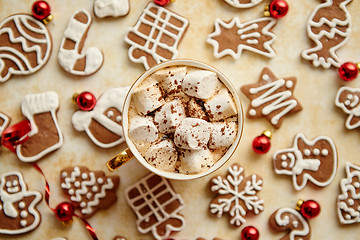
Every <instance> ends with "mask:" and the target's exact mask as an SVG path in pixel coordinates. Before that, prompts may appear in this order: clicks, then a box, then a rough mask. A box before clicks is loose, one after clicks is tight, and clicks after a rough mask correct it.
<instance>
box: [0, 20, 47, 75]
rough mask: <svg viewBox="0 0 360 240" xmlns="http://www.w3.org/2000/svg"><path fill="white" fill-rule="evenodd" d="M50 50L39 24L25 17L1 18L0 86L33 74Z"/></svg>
mask: <svg viewBox="0 0 360 240" xmlns="http://www.w3.org/2000/svg"><path fill="white" fill-rule="evenodd" d="M51 50H52V40H51V35H50V33H49V31H48V30H47V28H46V27H45V25H44V24H43V23H42V22H41V21H38V20H36V19H35V18H34V17H32V16H30V15H26V14H15V15H11V16H9V17H7V18H5V19H4V20H3V21H2V22H1V23H0V82H5V81H7V80H9V79H10V77H11V76H12V75H29V74H32V73H35V72H37V71H38V70H40V69H41V68H42V67H43V66H44V65H45V64H46V63H47V61H48V60H49V57H50V55H51Z"/></svg>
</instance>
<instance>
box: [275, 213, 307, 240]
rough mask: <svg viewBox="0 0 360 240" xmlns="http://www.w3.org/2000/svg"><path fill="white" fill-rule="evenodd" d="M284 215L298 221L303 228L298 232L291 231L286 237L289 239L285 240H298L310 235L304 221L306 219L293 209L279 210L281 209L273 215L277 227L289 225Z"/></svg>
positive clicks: (287, 218)
mask: <svg viewBox="0 0 360 240" xmlns="http://www.w3.org/2000/svg"><path fill="white" fill-rule="evenodd" d="M286 213H288V214H291V215H293V216H295V217H296V219H298V220H299V221H300V223H301V226H302V227H303V228H302V229H301V230H299V229H294V230H292V231H291V232H290V233H289V235H288V236H289V238H287V239H289V240H296V239H299V237H305V236H308V235H309V234H310V226H309V224H308V222H307V221H306V219H305V218H304V217H303V216H302V215H301V214H300V213H299V212H298V211H296V210H295V209H292V208H281V209H279V210H277V212H276V214H275V222H276V224H277V225H278V226H281V227H284V226H287V225H288V224H289V222H290V219H289V216H287V215H284V214H286ZM294 222H295V221H293V222H292V223H293V224H294ZM297 225H299V222H297ZM289 227H290V226H289ZM294 227H295V225H294ZM295 228H296V227H295Z"/></svg>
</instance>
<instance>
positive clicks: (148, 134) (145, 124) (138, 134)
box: [129, 116, 159, 144]
mask: <svg viewBox="0 0 360 240" xmlns="http://www.w3.org/2000/svg"><path fill="white" fill-rule="evenodd" d="M129 137H130V139H131V140H132V141H134V142H135V143H138V144H149V143H152V142H155V141H156V140H157V139H158V137H159V131H158V130H157V128H156V126H155V125H154V122H153V120H152V117H142V116H135V117H134V118H133V119H131V121H130V129H129Z"/></svg>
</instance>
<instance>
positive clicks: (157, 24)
mask: <svg viewBox="0 0 360 240" xmlns="http://www.w3.org/2000/svg"><path fill="white" fill-rule="evenodd" d="M150 9H156V11H157V14H154V13H153V12H151V11H150ZM163 15H165V19H163V18H161V16H163ZM146 17H150V18H153V19H155V21H154V22H150V21H148V20H146V19H145V18H146ZM170 18H173V19H176V20H177V21H178V22H180V23H181V24H182V25H181V27H178V26H175V25H173V24H171V23H169V19H170ZM142 24H145V25H148V26H150V27H151V30H150V33H149V35H145V34H144V33H142V32H140V31H139V27H140V26H141V25H142ZM188 25H189V21H188V20H187V19H186V18H184V17H182V16H180V15H178V14H176V13H175V12H172V11H169V10H167V9H166V8H164V7H161V6H158V5H156V4H155V3H153V2H150V3H149V4H148V5H147V6H146V8H145V9H144V11H143V13H142V14H141V16H140V17H139V19H138V21H137V22H136V24H135V26H134V27H132V28H130V29H129V31H128V32H129V33H130V32H131V33H133V34H135V35H137V36H139V37H141V38H142V39H144V40H146V43H145V44H144V45H140V44H138V43H136V42H134V41H132V40H131V39H129V38H128V34H126V35H125V42H126V43H128V44H130V45H131V47H130V48H129V52H128V55H129V58H130V60H131V61H133V62H136V63H142V64H143V65H144V67H145V69H149V68H150V67H149V64H148V62H147V59H146V57H145V56H142V57H140V58H135V57H133V52H134V51H135V50H137V49H138V50H141V51H144V52H146V53H147V54H150V55H151V56H152V57H153V59H154V60H155V61H156V63H160V62H163V61H167V60H169V59H166V58H164V57H162V56H160V55H158V54H157V53H156V51H157V49H158V47H159V48H163V49H166V50H167V51H169V52H171V53H172V59H174V58H177V55H178V50H177V47H178V45H179V42H180V40H181V39H182V37H183V35H184V33H185V31H186V29H187V27H188ZM168 27H170V28H172V29H174V30H176V31H177V34H174V33H172V32H170V31H169V30H167V29H166V28H168ZM155 31H159V33H158V37H157V38H156V39H152V38H151V37H149V36H153V34H154V32H155ZM162 35H166V36H168V37H170V38H172V39H173V40H174V43H173V44H172V46H169V45H168V44H166V43H162V42H160V39H161V38H160V36H162Z"/></svg>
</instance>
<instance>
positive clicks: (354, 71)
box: [339, 62, 359, 81]
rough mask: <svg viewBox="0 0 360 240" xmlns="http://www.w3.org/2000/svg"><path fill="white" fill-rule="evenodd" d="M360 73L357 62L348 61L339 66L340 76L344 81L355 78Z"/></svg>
mask: <svg viewBox="0 0 360 240" xmlns="http://www.w3.org/2000/svg"><path fill="white" fill-rule="evenodd" d="M358 74H359V69H358V67H357V66H356V64H355V63H352V62H346V63H344V64H343V65H341V66H340V67H339V76H340V77H341V79H342V80H344V81H351V80H354V79H355V78H356V77H357V75H358Z"/></svg>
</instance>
